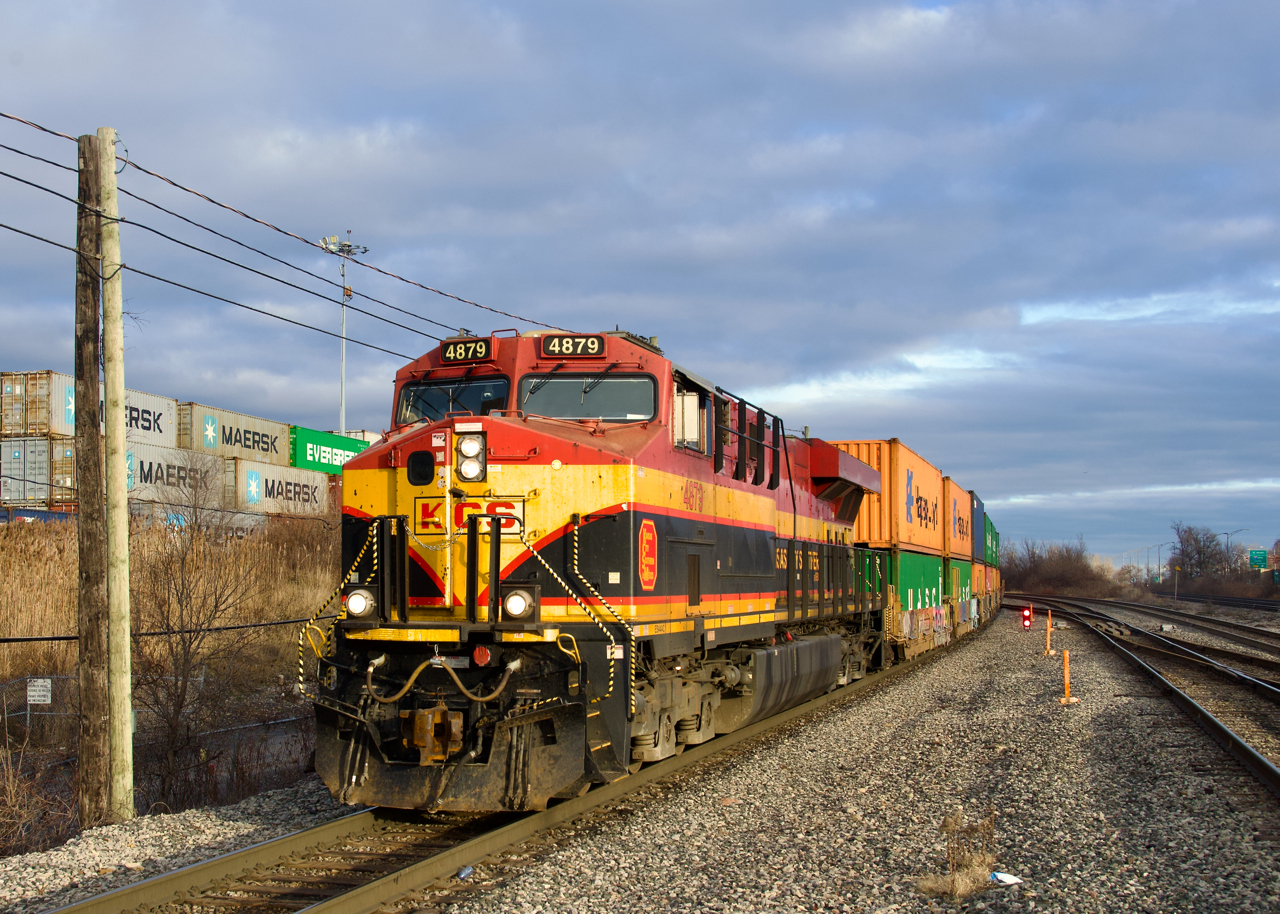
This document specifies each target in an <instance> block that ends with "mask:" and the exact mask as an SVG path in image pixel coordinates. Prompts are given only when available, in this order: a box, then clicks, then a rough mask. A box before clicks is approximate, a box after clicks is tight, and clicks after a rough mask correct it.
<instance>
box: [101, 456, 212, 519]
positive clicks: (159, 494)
mask: <svg viewBox="0 0 1280 914" xmlns="http://www.w3.org/2000/svg"><path fill="white" fill-rule="evenodd" d="M225 462H226V461H225V458H222V457H211V456H208V455H206V454H199V453H196V452H193V451H187V450H183V449H181V448H176V447H156V446H155V445H151V444H131V445H129V447H128V449H127V450H126V451H125V479H126V481H127V483H126V484H127V488H128V493H129V499H130V500H131V501H145V502H155V503H157V504H161V505H171V506H174V507H182V508H205V509H209V510H221V509H222V508H224V507H225V505H224V504H223V500H224V494H223V473H224V464H225Z"/></svg>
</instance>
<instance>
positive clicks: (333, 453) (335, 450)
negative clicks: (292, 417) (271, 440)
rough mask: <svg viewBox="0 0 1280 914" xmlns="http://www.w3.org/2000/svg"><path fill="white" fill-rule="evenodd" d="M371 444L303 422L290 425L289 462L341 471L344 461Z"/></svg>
mask: <svg viewBox="0 0 1280 914" xmlns="http://www.w3.org/2000/svg"><path fill="white" fill-rule="evenodd" d="M368 446H369V442H367V441H361V440H360V439H359V438H347V437H344V436H343V435H331V434H330V433H329V432H318V431H316V430H315V429H312V428H303V427H302V426H301V425H294V426H290V428H289V464H290V466H295V467H297V468H298V469H301V470H319V471H320V472H321V473H334V474H337V473H341V472H342V465H343V464H344V463H346V462H347V461H348V460H350V459H351V458H352V457H354V456H355V455H356V454H359V453H360V452H361V451H363V450H364V449H365V448H367V447H368Z"/></svg>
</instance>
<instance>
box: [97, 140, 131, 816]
mask: <svg viewBox="0 0 1280 914" xmlns="http://www.w3.org/2000/svg"><path fill="white" fill-rule="evenodd" d="M98 144H99V150H98V151H99V153H100V161H101V163H102V164H101V166H100V169H99V171H100V174H99V177H100V180H101V182H102V203H101V209H102V347H103V380H104V381H105V382H106V392H105V393H106V396H105V397H104V398H103V400H104V413H105V416H104V419H105V422H106V433H107V434H106V439H107V455H106V470H107V474H106V488H107V604H108V610H107V611H108V616H109V617H110V627H109V631H108V638H109V644H110V655H111V678H110V685H111V688H110V695H111V800H110V816H111V820H112V821H114V822H123V821H125V820H126V819H132V818H133V815H134V809H133V694H132V686H133V662H132V657H131V656H130V653H129V650H130V631H129V621H130V620H129V503H128V500H127V497H128V496H127V480H126V476H125V474H126V467H125V447H126V445H125V403H124V291H123V286H122V284H121V281H120V272H121V262H120V223H119V222H118V221H117V218H116V217H117V216H118V215H119V212H120V211H119V202H118V200H117V199H116V131H115V129H114V128H112V127H99V128H98Z"/></svg>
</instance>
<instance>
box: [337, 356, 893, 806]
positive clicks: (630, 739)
mask: <svg viewBox="0 0 1280 914" xmlns="http://www.w3.org/2000/svg"><path fill="white" fill-rule="evenodd" d="M394 410H395V414H394V425H393V428H392V430H391V431H390V432H388V433H387V434H386V435H384V436H383V438H382V440H381V441H380V442H378V443H377V444H375V445H373V446H371V447H369V448H368V449H367V450H365V451H364V452H363V453H361V454H360V455H359V456H357V457H356V458H354V459H353V460H351V461H350V462H349V463H348V464H347V465H346V467H345V469H344V472H343V491H344V495H343V502H344V504H343V566H344V570H349V571H348V574H347V577H346V579H345V580H344V584H343V588H342V594H343V597H342V598H343V606H344V612H343V613H342V616H341V618H340V619H339V620H338V621H337V622H336V624H335V628H334V631H333V635H332V638H331V640H330V642H329V645H328V649H327V650H325V651H323V652H322V656H321V657H320V659H319V677H318V678H319V692H318V695H317V696H316V699H315V704H316V710H317V723H318V729H317V740H318V747H317V757H316V765H317V770H318V771H319V772H320V773H321V775H322V777H323V778H324V780H325V782H326V783H327V784H328V785H329V786H330V788H331V789H333V790H334V792H335V793H336V794H338V795H339V796H340V797H341V798H342V799H344V800H345V801H347V802H353V803H369V804H374V805H381V806H396V807H406V808H419V809H446V810H498V809H539V808H542V807H544V806H545V805H546V803H547V802H548V800H549V799H551V798H552V797H556V796H560V797H566V796H574V795H577V794H579V793H581V792H583V791H585V790H587V789H588V788H589V787H590V786H591V785H592V784H596V783H606V782H609V781H612V780H615V779H617V778H619V777H622V776H624V775H626V774H627V772H628V770H629V769H631V770H634V769H635V767H636V766H638V765H640V764H643V763H645V762H649V761H656V760H659V759H662V758H665V757H668V756H670V755H673V754H675V753H678V752H680V751H682V750H683V748H684V747H685V746H686V745H691V744H697V743H701V742H704V741H706V740H708V739H710V738H712V737H713V736H714V735H716V734H717V733H725V732H729V731H732V730H734V729H737V728H739V727H742V726H745V725H747V724H749V723H751V722H753V721H756V720H759V719H762V718H764V717H766V716H768V715H771V714H774V713H776V712H778V711H780V710H782V709H784V708H786V707H790V706H793V705H795V704H798V703H800V702H802V701H805V700H807V699H808V698H810V697H813V696H814V695H817V694H820V693H822V692H823V691H826V690H828V689H830V688H831V687H833V686H834V685H835V684H837V683H840V682H845V681H848V680H849V679H852V678H857V677H859V676H861V675H863V674H864V673H865V672H867V671H870V670H873V669H876V668H878V667H880V666H882V665H884V664H885V663H886V662H888V656H887V653H886V651H887V649H886V645H885V641H884V635H885V625H884V612H885V605H886V598H887V597H888V596H889V593H888V588H887V584H886V581H887V578H886V573H887V569H886V568H885V567H883V565H882V561H883V553H878V552H873V551H871V550H868V549H861V548H857V547H855V546H854V544H853V542H852V531H853V526H852V523H851V522H852V520H853V519H854V518H855V516H856V515H857V512H858V508H859V505H860V504H861V501H862V497H863V495H864V493H866V492H878V491H879V487H880V474H879V473H878V472H877V471H875V470H873V469H872V468H871V467H869V466H867V465H866V464H864V463H862V462H860V461H858V460H856V459H854V458H853V457H851V456H850V455H849V454H847V453H844V452H842V451H840V450H838V449H837V448H835V447H833V446H832V445H830V444H827V443H826V442H822V441H819V440H817V439H804V438H797V437H793V436H789V435H787V434H786V430H785V429H784V427H783V424H782V421H781V420H780V419H779V418H778V417H776V416H773V415H770V414H768V413H766V411H765V410H763V409H761V408H759V407H757V406H754V405H752V404H750V403H747V402H746V401H745V400H743V399H742V398H739V397H736V396H733V395H732V394H729V393H727V392H726V391H724V390H722V389H720V388H718V387H716V386H714V385H713V384H711V383H710V382H708V381H706V380H704V379H703V378H700V377H699V376H697V375H696V374H693V373H692V372H690V371H687V370H685V369H683V368H681V367H679V366H678V365H675V364H673V363H671V362H670V361H668V360H667V359H666V358H664V357H663V355H662V352H661V351H660V350H659V349H658V348H657V346H656V341H654V340H649V339H644V338H641V337H637V336H634V335H632V334H629V333H626V332H608V333H598V334H566V333H560V332H533V333H526V334H524V335H510V336H505V335H492V336H488V337H460V338H454V339H450V340H447V341H445V342H444V344H443V345H441V346H440V347H439V348H438V349H436V350H433V351H432V352H430V353H428V354H426V355H424V356H423V357H422V358H420V359H418V360H417V361H415V362H413V363H412V364H410V365H407V366H405V367H404V368H403V369H401V370H400V371H399V372H398V373H397V376H396V384H395V400H394Z"/></svg>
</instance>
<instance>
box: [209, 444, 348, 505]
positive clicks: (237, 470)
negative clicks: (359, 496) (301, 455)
mask: <svg viewBox="0 0 1280 914" xmlns="http://www.w3.org/2000/svg"><path fill="white" fill-rule="evenodd" d="M225 474H226V475H225V477H224V485H225V488H226V493H227V505H228V507H234V508H235V509H236V510H237V511H248V512H250V513H251V514H291V515H303V516H317V515H322V514H328V513H329V479H330V477H329V474H328V473H319V472H316V471H314V470H299V469H296V468H294V467H281V466H275V465H274V464H269V463H259V462H257V461H254V460H241V459H240V458H238V457H233V458H230V459H228V460H227V463H226V471H225Z"/></svg>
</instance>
